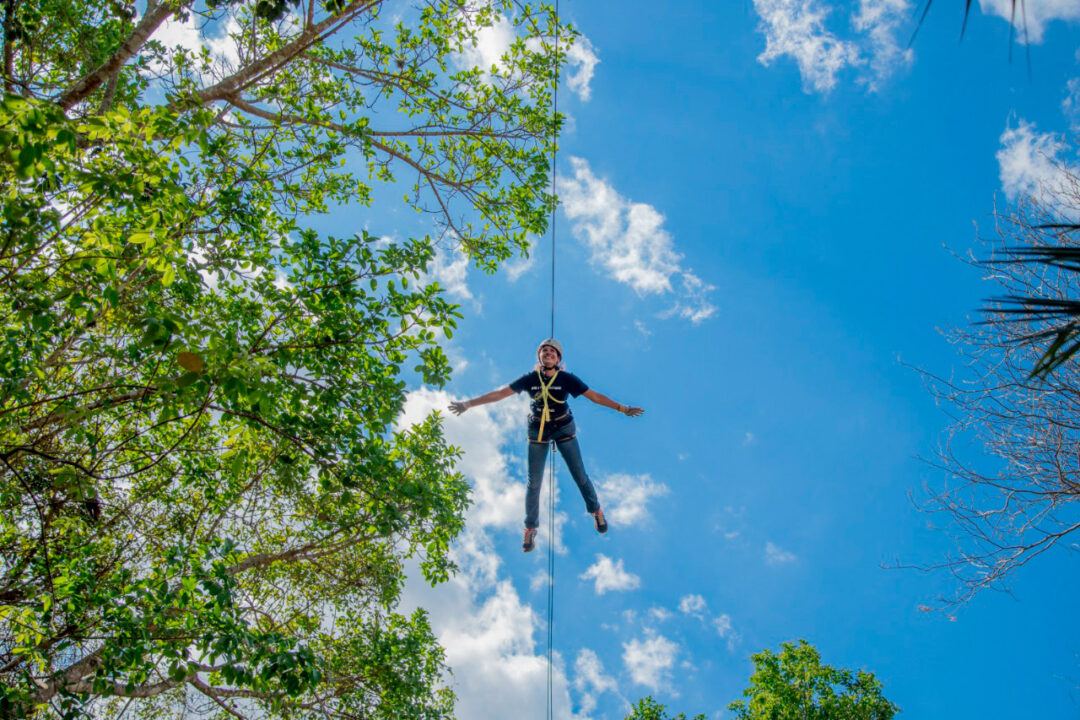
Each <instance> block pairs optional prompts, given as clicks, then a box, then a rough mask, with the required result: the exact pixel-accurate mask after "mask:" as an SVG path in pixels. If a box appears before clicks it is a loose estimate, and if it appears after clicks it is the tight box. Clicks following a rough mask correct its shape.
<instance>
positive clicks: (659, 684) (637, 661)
mask: <svg viewBox="0 0 1080 720" xmlns="http://www.w3.org/2000/svg"><path fill="white" fill-rule="evenodd" d="M678 652H679V647H678V646H677V645H676V644H675V643H673V642H672V641H670V640H668V639H667V638H666V637H664V636H663V635H658V634H656V633H650V632H648V631H646V634H645V637H644V638H643V639H640V640H639V639H637V638H635V639H633V640H631V641H630V642H626V643H623V656H622V658H623V663H624V664H625V665H626V669H627V671H628V672H629V673H630V678H631V679H632V680H633V681H634V682H635V683H637V684H638V685H643V686H645V687H647V688H649V689H650V690H652V691H653V692H660V691H661V690H667V689H668V688H669V687H670V685H671V669H672V668H673V667H674V666H675V656H676V655H677V654H678Z"/></svg>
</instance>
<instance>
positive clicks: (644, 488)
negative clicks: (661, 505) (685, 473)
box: [598, 473, 668, 525]
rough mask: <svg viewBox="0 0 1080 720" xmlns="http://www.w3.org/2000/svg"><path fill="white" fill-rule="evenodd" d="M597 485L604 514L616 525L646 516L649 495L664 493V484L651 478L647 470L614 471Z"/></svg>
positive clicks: (660, 495)
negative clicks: (639, 473)
mask: <svg viewBox="0 0 1080 720" xmlns="http://www.w3.org/2000/svg"><path fill="white" fill-rule="evenodd" d="M598 485H599V489H600V494H601V496H602V497H603V498H604V502H605V503H606V504H607V506H608V509H607V510H605V511H604V514H605V515H606V516H607V518H608V519H609V520H610V521H611V522H613V523H617V524H619V525H630V524H633V523H641V522H644V521H645V520H647V519H648V518H649V504H650V503H651V501H652V499H653V498H656V497H662V496H664V495H667V494H668V486H667V485H665V484H664V483H662V482H657V481H655V480H653V479H652V477H651V476H650V475H648V474H644V475H628V474H625V473H615V474H614V475H608V476H607V477H605V478H604V479H603V480H601V481H600V483H599V484H598Z"/></svg>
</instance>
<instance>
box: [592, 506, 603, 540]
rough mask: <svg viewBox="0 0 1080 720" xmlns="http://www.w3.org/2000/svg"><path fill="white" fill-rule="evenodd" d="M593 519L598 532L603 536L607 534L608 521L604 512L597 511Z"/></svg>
mask: <svg viewBox="0 0 1080 720" xmlns="http://www.w3.org/2000/svg"><path fill="white" fill-rule="evenodd" d="M592 519H593V523H595V524H596V532H598V533H601V534H602V533H606V532H607V519H606V518H605V517H604V511H603V510H600V509H597V511H596V512H594V513H593V514H592Z"/></svg>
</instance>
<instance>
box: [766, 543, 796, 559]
mask: <svg viewBox="0 0 1080 720" xmlns="http://www.w3.org/2000/svg"><path fill="white" fill-rule="evenodd" d="M796 559H797V558H796V557H795V553H793V552H791V551H789V550H785V549H784V548H782V547H780V546H779V545H776V544H775V543H773V542H772V541H771V540H770V541H769V542H767V543H765V562H766V563H768V564H769V565H786V564H788V563H793V562H795V560H796Z"/></svg>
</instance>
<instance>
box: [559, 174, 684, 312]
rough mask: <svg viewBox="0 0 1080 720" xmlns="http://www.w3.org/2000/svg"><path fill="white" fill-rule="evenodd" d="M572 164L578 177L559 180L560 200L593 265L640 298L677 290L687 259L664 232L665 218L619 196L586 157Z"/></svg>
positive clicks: (645, 206) (648, 208) (669, 235)
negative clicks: (674, 278) (676, 282)
mask: <svg viewBox="0 0 1080 720" xmlns="http://www.w3.org/2000/svg"><path fill="white" fill-rule="evenodd" d="M570 164H571V165H572V166H573V169H574V176H573V177H560V178H559V181H558V188H559V197H560V199H561V200H562V203H563V209H564V210H565V212H566V215H567V217H568V218H570V221H571V222H572V223H573V225H574V234H575V235H576V236H578V237H579V238H580V239H582V240H583V241H584V242H585V244H586V245H587V246H588V247H589V249H590V250H591V251H592V260H593V262H595V263H597V264H599V265H601V266H602V267H603V268H604V269H605V270H607V271H608V273H609V274H610V275H611V277H612V278H614V279H615V280H617V281H618V282H621V283H625V284H627V285H629V286H630V287H632V288H633V289H634V290H635V291H637V292H638V293H639V294H647V293H664V292H671V289H672V288H671V276H672V275H674V274H675V273H676V272H678V271H679V261H680V260H681V259H682V256H680V255H679V254H678V253H677V252H675V249H674V247H673V245H672V241H671V234H670V233H668V232H667V231H666V230H664V228H663V223H664V216H663V215H661V214H660V213H659V212H657V210H656V208H654V207H652V206H651V205H646V204H645V203H634V202H630V201H629V200H627V199H626V198H624V197H622V196H621V195H619V193H618V192H616V190H615V188H613V187H612V186H611V185H610V184H609V183H607V182H605V181H603V180H601V179H600V178H598V177H596V175H594V174H593V172H592V170H591V169H590V168H589V164H588V162H586V161H585V160H583V159H582V158H578V157H572V158H570Z"/></svg>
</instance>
